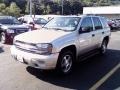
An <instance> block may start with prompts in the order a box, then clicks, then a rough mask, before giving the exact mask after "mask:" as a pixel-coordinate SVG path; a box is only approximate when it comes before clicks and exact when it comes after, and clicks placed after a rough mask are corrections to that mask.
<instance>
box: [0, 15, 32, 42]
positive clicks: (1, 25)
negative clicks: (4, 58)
mask: <svg viewBox="0 0 120 90" xmlns="http://www.w3.org/2000/svg"><path fill="white" fill-rule="evenodd" d="M29 30H30V28H29V27H28V26H26V25H23V24H22V23H20V22H19V21H18V20H17V19H16V18H15V17H12V16H0V43H9V44H10V43H12V42H13V38H14V36H16V35H18V34H21V33H24V32H27V31H29Z"/></svg>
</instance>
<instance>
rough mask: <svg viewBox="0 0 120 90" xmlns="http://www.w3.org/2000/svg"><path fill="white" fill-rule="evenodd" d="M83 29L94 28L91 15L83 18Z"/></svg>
mask: <svg viewBox="0 0 120 90" xmlns="http://www.w3.org/2000/svg"><path fill="white" fill-rule="evenodd" d="M80 28H82V30H84V31H85V30H90V31H92V30H93V24H92V20H91V18H90V17H86V18H84V19H83V21H82V23H81V27H80Z"/></svg>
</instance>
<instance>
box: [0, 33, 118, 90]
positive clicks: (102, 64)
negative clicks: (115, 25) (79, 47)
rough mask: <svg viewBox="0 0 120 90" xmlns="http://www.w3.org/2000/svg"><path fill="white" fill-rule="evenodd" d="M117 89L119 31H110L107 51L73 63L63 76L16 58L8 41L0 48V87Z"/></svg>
mask: <svg viewBox="0 0 120 90" xmlns="http://www.w3.org/2000/svg"><path fill="white" fill-rule="evenodd" d="M61 89H62V90H65V89H66V90H67V89H79V90H88V89H90V90H96V89H98V90H120V31H117V32H112V35H111V40H110V43H109V46H108V51H107V53H106V54H105V55H104V56H99V55H96V56H94V57H91V58H89V59H87V60H86V61H84V62H81V63H79V64H77V65H76V67H75V68H74V70H73V72H72V73H71V74H70V75H67V76H59V75H57V74H56V73H55V72H53V71H47V72H42V71H40V70H38V69H34V68H32V67H29V66H26V65H24V64H22V63H19V62H16V61H15V60H14V59H13V58H12V57H11V55H10V45H4V46H3V48H1V49H0V90H61Z"/></svg>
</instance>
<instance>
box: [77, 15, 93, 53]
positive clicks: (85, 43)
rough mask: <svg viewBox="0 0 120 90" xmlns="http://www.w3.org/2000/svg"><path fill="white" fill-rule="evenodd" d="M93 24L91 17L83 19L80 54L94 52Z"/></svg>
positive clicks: (80, 31) (80, 34) (80, 32)
mask: <svg viewBox="0 0 120 90" xmlns="http://www.w3.org/2000/svg"><path fill="white" fill-rule="evenodd" d="M91 31H93V23H92V18H91V17H85V18H83V20H82V22H81V25H80V29H79V41H78V42H79V54H83V53H86V52H89V51H90V50H92V45H93V44H92V41H91V40H92V33H91Z"/></svg>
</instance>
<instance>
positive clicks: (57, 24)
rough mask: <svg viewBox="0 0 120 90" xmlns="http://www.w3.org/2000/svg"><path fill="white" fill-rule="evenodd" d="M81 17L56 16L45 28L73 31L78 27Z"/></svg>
mask: <svg viewBox="0 0 120 90" xmlns="http://www.w3.org/2000/svg"><path fill="white" fill-rule="evenodd" d="M79 19H80V18H79V17H56V18H53V19H52V20H51V21H49V22H48V23H47V24H46V25H45V26H44V27H43V28H48V29H57V30H58V29H59V30H65V31H73V30H75V29H76V28H77V25H78V23H79Z"/></svg>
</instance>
